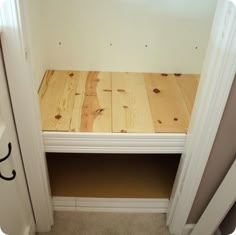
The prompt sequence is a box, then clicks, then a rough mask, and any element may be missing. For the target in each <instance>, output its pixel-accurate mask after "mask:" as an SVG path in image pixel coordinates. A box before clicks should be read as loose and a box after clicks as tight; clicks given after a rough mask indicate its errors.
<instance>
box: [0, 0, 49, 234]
mask: <svg viewBox="0 0 236 235" xmlns="http://www.w3.org/2000/svg"><path fill="white" fill-rule="evenodd" d="M24 4H25V1H21V0H9V1H5V2H4V3H3V6H2V7H3V10H2V14H1V20H2V29H1V30H2V33H1V41H2V50H3V56H4V61H5V68H6V73H7V78H8V86H9V92H10V97H11V102H12V108H13V113H14V118H15V124H16V130H17V134H18V140H19V146H20V149H21V155H22V159H23V162H24V168H25V173H26V178H27V184H28V188H29V194H30V198H31V203H32V208H33V212H34V216H35V220H36V221H35V222H36V229H37V231H38V232H47V231H49V230H50V229H51V225H52V223H53V213H52V202H51V193H50V188H49V183H48V182H49V181H48V175H47V167H46V162H45V155H44V147H43V141H42V136H41V127H40V116H39V110H38V102H37V95H36V93H35V91H34V90H35V89H33V88H34V86H33V81H32V77H33V75H32V71H31V64H30V62H29V61H28V60H27V56H26V48H27V44H28V41H27V39H28V37H27V35H28V34H27V32H28V31H27V30H28V29H27V25H26V22H25V19H24V17H25V15H26V12H25V11H26V7H25V6H24Z"/></svg>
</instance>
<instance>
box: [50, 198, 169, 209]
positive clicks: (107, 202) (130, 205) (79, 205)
mask: <svg viewBox="0 0 236 235" xmlns="http://www.w3.org/2000/svg"><path fill="white" fill-rule="evenodd" d="M168 205H169V199H148V198H147V199H142V198H141V199H139V198H86V197H53V207H54V210H55V211H90V212H91V211H92V212H127V213H132V212H135V213H166V212H167V208H168Z"/></svg>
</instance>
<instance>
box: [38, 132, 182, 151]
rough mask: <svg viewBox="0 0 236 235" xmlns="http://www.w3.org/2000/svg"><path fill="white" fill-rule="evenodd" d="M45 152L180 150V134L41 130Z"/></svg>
mask: <svg viewBox="0 0 236 235" xmlns="http://www.w3.org/2000/svg"><path fill="white" fill-rule="evenodd" d="M42 135H43V140H44V147H45V151H46V152H55V153H56V152H57V153H60V152H61V153H168V154H170V153H182V152H183V150H184V146H185V140H186V134H184V133H181V134H179V133H165V134H163V133H150V134H148V133H145V134H142V133H125V134H124V133H85V132H83V133H81V132H76V133H75V132H51V131H50V132H47V131H44V132H42Z"/></svg>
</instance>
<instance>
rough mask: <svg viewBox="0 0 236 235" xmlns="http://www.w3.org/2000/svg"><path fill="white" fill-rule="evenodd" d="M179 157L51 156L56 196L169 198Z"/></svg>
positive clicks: (118, 155)
mask: <svg viewBox="0 0 236 235" xmlns="http://www.w3.org/2000/svg"><path fill="white" fill-rule="evenodd" d="M179 159H180V155H178V154H172V155H171V154H162V155H147V154H136V155H134V154H68V153H66V154H64V153H56V154H55V153H48V154H47V162H48V170H49V176H50V183H51V189H52V194H53V196H64V197H95V198H96V197H102V198H169V197H170V194H171V190H172V186H173V183H174V179H175V175H176V172H177V168H178V164H179Z"/></svg>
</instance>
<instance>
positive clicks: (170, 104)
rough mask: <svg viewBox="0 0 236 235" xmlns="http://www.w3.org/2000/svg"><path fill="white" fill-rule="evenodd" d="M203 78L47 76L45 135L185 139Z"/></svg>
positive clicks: (42, 102)
mask: <svg viewBox="0 0 236 235" xmlns="http://www.w3.org/2000/svg"><path fill="white" fill-rule="evenodd" d="M197 79H198V75H179V74H175V75H174V74H154V73H149V74H148V73H119V72H115V73H113V72H88V71H73V72H71V71H47V72H46V74H45V77H44V79H43V82H42V86H41V88H40V90H39V101H40V109H41V117H42V126H43V130H44V131H66V132H69V131H71V132H108V133H109V132H113V133H118V132H123V133H126V132H127V133H155V132H156V133H157V132H159V133H186V132H187V128H188V124H189V119H190V114H191V111H192V107H193V103H194V99H195V94H196V90H197V86H198V80H197Z"/></svg>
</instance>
